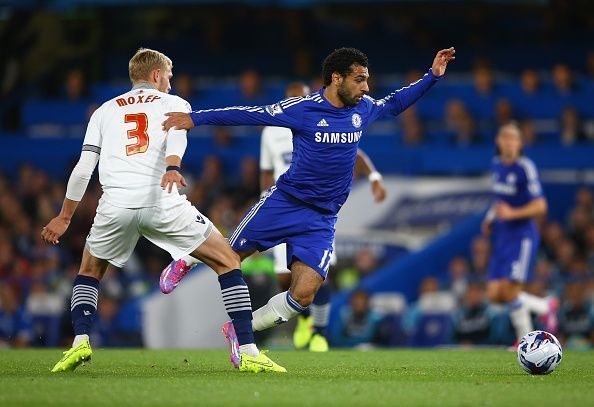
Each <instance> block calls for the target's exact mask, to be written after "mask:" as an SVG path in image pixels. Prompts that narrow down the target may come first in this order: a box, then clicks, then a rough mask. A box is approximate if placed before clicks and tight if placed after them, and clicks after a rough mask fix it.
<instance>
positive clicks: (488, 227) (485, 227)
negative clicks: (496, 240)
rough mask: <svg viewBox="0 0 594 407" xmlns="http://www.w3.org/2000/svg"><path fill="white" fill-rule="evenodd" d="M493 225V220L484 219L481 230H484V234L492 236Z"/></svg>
mask: <svg viewBox="0 0 594 407" xmlns="http://www.w3.org/2000/svg"><path fill="white" fill-rule="evenodd" d="M492 226H493V222H492V221H490V220H486V219H485V220H484V221H483V223H481V232H483V235H484V236H490V235H491V228H492Z"/></svg>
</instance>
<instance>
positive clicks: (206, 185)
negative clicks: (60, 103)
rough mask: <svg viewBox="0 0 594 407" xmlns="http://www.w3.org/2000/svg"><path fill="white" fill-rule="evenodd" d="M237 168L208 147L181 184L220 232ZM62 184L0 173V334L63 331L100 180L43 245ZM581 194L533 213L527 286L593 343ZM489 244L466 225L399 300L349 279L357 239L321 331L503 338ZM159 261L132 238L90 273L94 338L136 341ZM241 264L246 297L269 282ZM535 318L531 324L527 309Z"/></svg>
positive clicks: (237, 212)
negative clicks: (56, 236)
mask: <svg viewBox="0 0 594 407" xmlns="http://www.w3.org/2000/svg"><path fill="white" fill-rule="evenodd" d="M242 168H243V171H242V174H243V176H242V177H241V178H240V179H238V180H233V179H228V178H227V177H226V174H224V173H223V172H222V170H221V166H220V164H218V159H217V158H216V157H210V158H209V159H207V160H205V161H204V162H203V170H202V172H201V173H200V174H198V175H197V176H196V177H195V178H194V179H191V182H190V188H189V190H188V191H187V194H188V197H189V198H190V200H191V201H192V202H194V203H195V205H196V206H197V207H199V209H200V210H201V211H203V212H204V213H206V214H207V215H208V216H209V218H210V219H211V220H212V221H213V222H214V223H215V224H216V225H217V227H219V229H220V230H221V231H223V233H225V234H229V232H230V231H232V230H233V228H234V226H235V225H236V224H237V223H238V222H239V220H240V216H241V215H242V214H243V213H245V211H246V209H247V208H248V206H249V205H250V204H251V203H252V202H254V200H255V199H257V197H258V183H257V179H258V177H257V175H258V169H257V165H256V164H255V160H254V159H253V158H252V159H249V160H247V159H246V161H245V162H244V163H243V165H242ZM64 190H65V182H64V181H54V180H51V179H49V177H48V176H47V175H46V174H44V172H43V171H40V170H38V169H36V168H34V167H32V166H30V165H23V166H22V167H21V168H20V170H19V173H18V177H16V178H15V179H9V178H8V177H6V176H0V346H17V347H18V346H57V345H64V344H66V343H68V341H69V340H70V337H71V335H72V329H71V327H70V317H69V310H70V307H69V301H70V298H69V296H70V292H71V291H70V290H71V288H70V287H71V284H72V280H73V278H74V276H75V275H76V273H77V271H78V264H79V260H80V254H81V252H82V249H83V246H84V242H85V236H86V234H87V232H88V230H89V227H90V225H91V223H92V220H93V217H94V213H95V209H96V205H97V200H98V198H99V196H100V193H101V190H100V186H99V185H98V183H97V182H96V181H95V180H94V181H92V182H91V184H90V186H89V189H88V190H87V194H86V195H85V198H84V199H83V201H82V202H81V204H80V205H79V207H78V210H77V213H76V215H75V217H74V218H73V222H72V224H71V225H70V229H69V231H68V232H67V234H66V235H65V236H64V238H63V239H62V242H61V243H60V244H59V245H57V246H48V245H45V244H43V243H42V242H41V240H40V238H39V233H40V230H41V227H42V226H43V225H44V224H45V223H46V222H47V221H48V220H49V219H50V218H51V217H53V216H54V215H55V214H56V213H57V212H58V211H59V209H60V207H61V204H62V199H63V196H64ZM593 201H594V200H593V192H592V190H591V189H588V188H587V187H583V188H580V189H579V190H578V191H577V194H576V201H575V206H574V207H573V208H572V209H571V211H570V212H569V214H568V216H567V221H566V222H564V223H559V222H554V221H553V222H547V221H545V219H542V220H541V222H539V228H540V230H541V234H542V243H541V247H540V250H539V255H538V261H537V264H536V267H535V269H534V280H533V281H532V282H531V283H530V284H529V285H528V286H527V290H528V291H529V292H530V293H533V294H535V295H539V296H551V295H554V296H557V297H558V298H559V299H560V300H561V308H560V310H559V321H560V325H559V332H558V334H559V338H560V339H561V340H562V341H563V343H564V344H565V345H566V346H567V345H569V346H572V347H576V348H589V347H590V346H591V345H594V309H593V308H592V303H593V300H594V204H593ZM490 250H491V247H490V242H489V240H488V239H486V238H484V237H482V236H477V237H476V238H475V239H474V240H473V242H472V247H471V250H470V253H471V256H470V258H465V257H462V256H456V257H454V258H452V260H451V262H450V264H449V270H448V273H447V278H445V279H444V278H442V279H438V278H435V277H429V278H426V279H425V280H423V281H422V283H421V286H420V287H419V298H418V301H416V302H414V303H410V304H407V302H406V300H405V299H404V297H403V296H402V295H400V294H398V293H382V294H376V295H373V296H369V295H368V293H366V292H365V291H363V290H361V289H358V288H357V287H358V286H359V282H360V280H361V279H363V278H365V277H366V276H368V275H370V274H371V273H373V272H374V271H375V270H376V269H377V268H378V267H379V266H380V265H381V264H380V260H381V259H378V258H377V256H376V254H375V253H374V252H373V251H372V250H370V249H361V250H359V251H358V252H357V253H356V255H355V257H354V259H353V260H352V262H351V261H346V262H345V261H344V259H343V261H342V262H340V263H339V267H337V268H335V270H334V271H333V273H332V276H331V283H332V285H333V288H334V290H335V291H342V290H354V291H353V294H352V296H351V297H350V302H349V304H348V306H346V307H345V308H344V309H342V310H340V321H341V322H340V324H339V325H338V326H337V328H336V329H334V330H333V332H332V335H331V339H332V343H333V344H334V345H335V346H367V345H373V346H400V345H414V346H432V345H438V344H450V343H460V344H475V345H476V344H480V345H486V344H491V345H504V344H511V343H513V340H514V337H513V331H512V329H511V325H510V323H509V319H508V317H507V311H506V310H505V309H503V308H498V307H494V306H492V305H489V304H488V303H487V301H486V296H485V282H486V273H487V267H488V261H489V256H490ZM168 261H169V258H168V255H167V254H166V253H165V252H163V251H161V250H160V249H157V248H156V247H154V246H153V245H151V244H150V243H148V242H147V241H145V240H143V239H141V241H140V242H139V245H138V247H137V250H136V251H135V254H134V255H133V257H132V258H131V259H130V261H129V262H128V264H127V265H126V266H125V267H124V268H122V269H117V268H113V267H110V268H109V269H108V272H107V274H106V277H105V278H104V280H103V281H102V283H101V286H102V288H101V298H100V301H99V310H98V318H99V319H98V323H97V324H96V332H95V335H94V340H95V341H96V343H97V344H100V346H141V345H142V338H141V322H140V307H139V303H140V300H141V299H142V297H143V295H145V294H147V293H150V292H152V291H155V290H157V286H158V277H159V274H160V272H161V269H162V267H163V265H164V264H167V262H168ZM345 264H346V266H344V265H345ZM243 268H244V271H245V274H246V276H247V277H246V278H247V280H248V281H249V283H250V287H252V297H253V298H254V305H255V306H256V307H257V306H258V304H260V303H262V304H263V303H265V302H266V299H267V298H269V297H270V296H271V295H272V294H274V293H275V292H276V289H277V288H276V286H275V283H274V281H275V279H274V274H273V263H272V260H271V259H270V258H269V257H267V256H266V255H263V256H258V257H254V258H252V259H250V260H249V261H247V262H246V263H245V264H244V265H243ZM437 274H439V273H437ZM535 326H537V327H538V326H540V325H539V321H538V320H535Z"/></svg>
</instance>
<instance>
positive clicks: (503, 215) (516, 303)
mask: <svg viewBox="0 0 594 407" xmlns="http://www.w3.org/2000/svg"><path fill="white" fill-rule="evenodd" d="M495 142H496V146H497V157H495V159H494V161H493V175H492V177H493V178H492V182H493V192H494V194H495V203H494V204H493V205H492V206H491V208H490V210H489V211H488V213H487V216H486V218H485V220H484V222H483V225H482V229H483V233H485V234H486V235H489V234H490V233H491V232H492V233H493V251H492V255H491V260H490V264H489V272H488V278H489V282H488V286H487V293H488V296H489V299H490V300H491V301H492V302H494V303H498V304H507V306H508V307H509V312H510V318H511V321H512V325H513V326H514V329H515V331H516V338H517V339H518V340H519V339H520V338H522V337H523V336H524V335H526V334H527V333H528V332H531V331H532V330H533V327H532V320H531V315H530V313H531V312H534V313H536V314H537V315H539V316H541V317H542V318H543V321H544V322H545V327H546V329H547V330H548V331H550V332H553V333H554V332H555V331H556V329H557V322H556V311H557V308H558V301H557V299H556V298H554V297H553V298H551V299H548V300H547V299H544V298H539V297H536V296H534V295H531V294H528V293H526V292H522V288H523V285H524V283H526V282H528V281H530V279H531V273H532V268H533V266H534V262H535V258H536V251H537V249H538V246H539V241H540V238H539V235H538V230H537V228H536V224H535V219H537V218H539V217H542V216H545V215H546V212H547V201H546V199H545V197H544V195H543V192H542V188H541V185H540V180H539V178H538V173H537V171H536V167H535V166H534V163H533V162H532V161H531V160H530V159H529V158H527V157H525V156H523V155H522V134H521V132H520V129H519V128H518V126H517V125H516V124H514V123H510V124H506V125H504V126H502V127H501V128H500V129H499V132H498V134H497V137H496V141H495Z"/></svg>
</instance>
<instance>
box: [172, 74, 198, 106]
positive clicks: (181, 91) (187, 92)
mask: <svg viewBox="0 0 594 407" xmlns="http://www.w3.org/2000/svg"><path fill="white" fill-rule="evenodd" d="M172 90H173V93H174V94H176V95H177V96H179V97H180V98H182V99H184V100H186V101H188V102H189V103H190V105H192V102H193V101H194V99H195V98H196V92H195V91H194V84H193V83H192V77H191V76H190V75H188V74H187V73H182V74H176V75H175V76H174V78H173V87H172Z"/></svg>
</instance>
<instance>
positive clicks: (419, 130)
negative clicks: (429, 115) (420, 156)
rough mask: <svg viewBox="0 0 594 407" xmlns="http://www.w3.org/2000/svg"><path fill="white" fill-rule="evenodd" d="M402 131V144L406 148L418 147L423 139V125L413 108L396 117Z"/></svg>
mask: <svg viewBox="0 0 594 407" xmlns="http://www.w3.org/2000/svg"><path fill="white" fill-rule="evenodd" d="M398 119H399V120H400V126H401V129H402V142H403V143H404V145H406V146H411V147H412V146H419V145H421V144H423V141H424V139H425V135H424V130H423V124H422V123H421V120H420V119H419V116H418V115H417V110H416V108H415V106H411V107H409V108H408V109H406V110H405V111H404V112H402V113H401V114H400V116H398Z"/></svg>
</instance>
